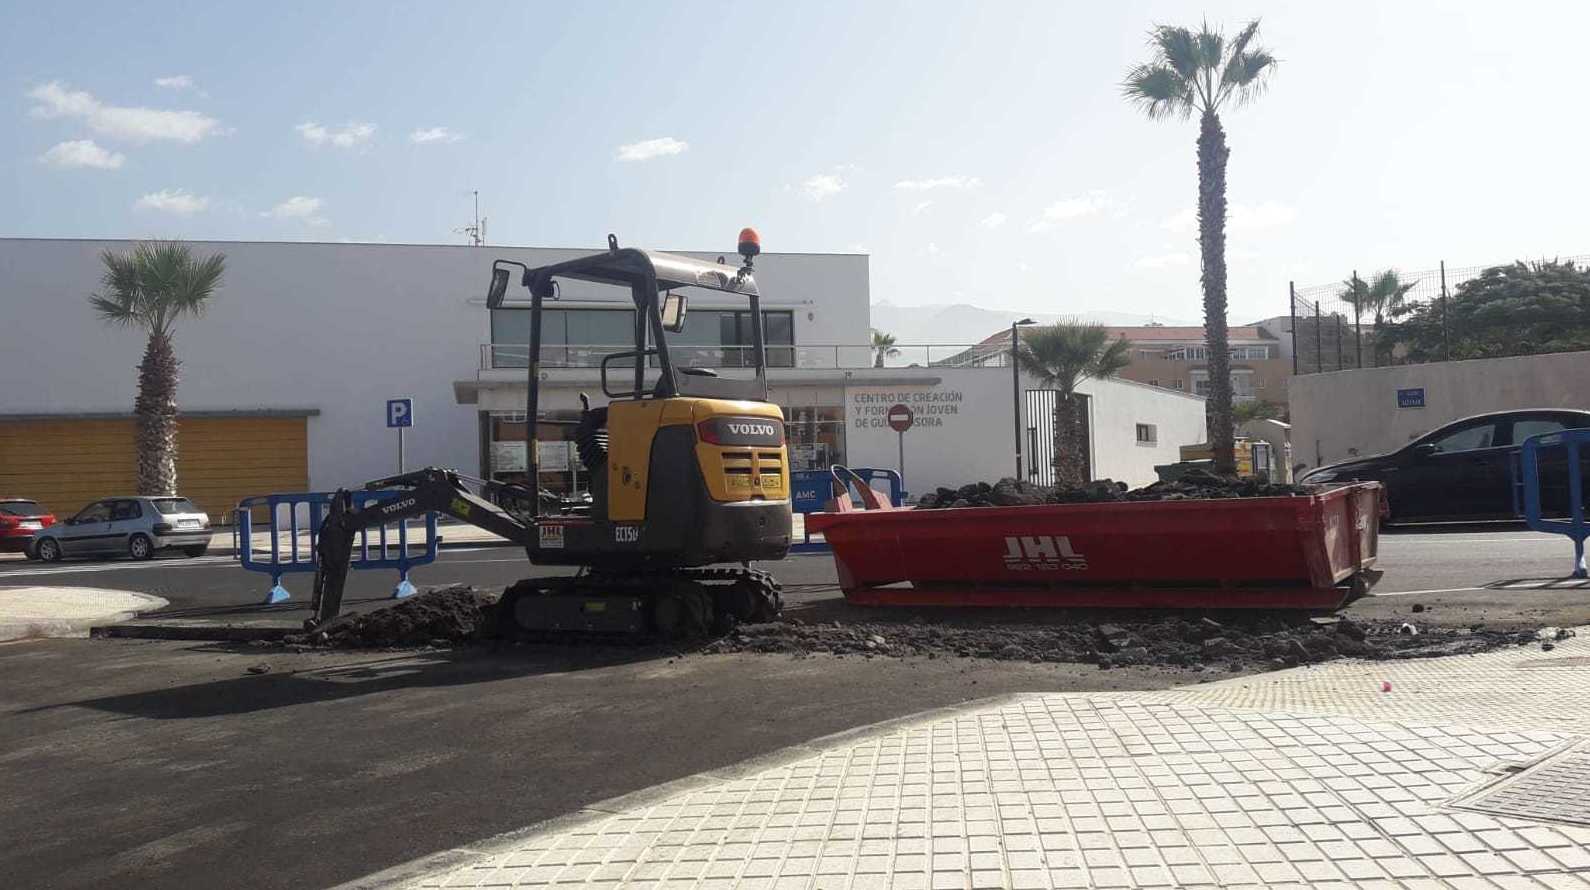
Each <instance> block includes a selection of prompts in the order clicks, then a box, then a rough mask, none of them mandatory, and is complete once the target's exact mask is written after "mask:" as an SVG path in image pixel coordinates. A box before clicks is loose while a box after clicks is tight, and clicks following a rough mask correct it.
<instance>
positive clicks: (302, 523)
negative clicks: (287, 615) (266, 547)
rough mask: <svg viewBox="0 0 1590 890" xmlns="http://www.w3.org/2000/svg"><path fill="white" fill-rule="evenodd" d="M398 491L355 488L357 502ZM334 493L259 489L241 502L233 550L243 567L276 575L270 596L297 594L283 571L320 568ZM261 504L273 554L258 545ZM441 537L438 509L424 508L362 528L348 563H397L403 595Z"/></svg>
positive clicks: (354, 566)
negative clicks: (318, 548)
mask: <svg viewBox="0 0 1590 890" xmlns="http://www.w3.org/2000/svg"><path fill="white" fill-rule="evenodd" d="M399 494H401V492H397V491H356V492H354V493H353V505H354V506H355V507H363V506H365V505H367V504H378V503H381V502H383V501H389V500H392V499H393V498H395V497H397V496H398V495H399ZM332 497H333V495H332V493H330V492H324V491H306V492H292V493H287V494H265V495H257V496H255V497H250V498H244V499H243V500H241V501H239V502H238V505H237V510H236V516H237V522H235V523H234V524H233V526H232V542H233V545H234V547H233V552H235V553H236V554H237V556H238V560H239V562H240V563H241V564H242V566H243V568H245V569H247V570H249V571H251V572H264V573H266V574H269V575H270V576H271V589H270V592H269V593H267V594H266V596H265V602H267V603H280V602H286V601H287V600H289V599H292V595H291V594H290V593H288V592H287V588H286V587H283V586H282V576H283V575H285V574H288V573H289V572H313V571H314V570H315V545H316V544H317V543H319V540H320V524H321V522H322V521H324V520H325V518H326V514H327V513H328V512H330V510H331V499H332ZM260 509H263V510H265V511H266V513H267V515H268V519H267V520H266V524H267V525H268V526H269V530H270V551H269V553H268V556H267V555H266V554H265V552H264V551H263V550H261V551H258V552H257V551H255V549H254V512H255V511H256V510H260ZM422 521H423V522H424V538H423V539H421V540H415V538H416V537H417V533H418V532H419V531H420V529H419V528H412V529H411V524H414V523H419V522H422ZM411 531H412V532H413V533H414V534H411ZM437 540H438V539H437V536H436V513H435V512H431V513H427V514H425V516H424V517H423V519H422V518H421V517H414V518H410V519H404V520H399V521H394V522H391V523H388V524H386V525H381V526H376V527H374V528H367V529H361V530H360V531H359V540H358V541H357V542H356V543H355V545H354V550H353V558H352V560H351V561H350V562H349V565H348V567H349V569H350V570H366V569H396V570H397V572H398V583H397V586H396V587H394V588H393V589H392V597H393V599H401V598H403V597H406V596H410V595H412V594H413V593H414V585H413V584H412V583H410V582H409V570H410V569H412V568H414V567H415V566H422V565H426V564H427V563H431V562H435V561H436V545H437Z"/></svg>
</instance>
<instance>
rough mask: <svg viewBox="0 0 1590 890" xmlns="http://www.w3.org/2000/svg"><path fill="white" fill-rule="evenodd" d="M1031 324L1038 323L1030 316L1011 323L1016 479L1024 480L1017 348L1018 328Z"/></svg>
mask: <svg viewBox="0 0 1590 890" xmlns="http://www.w3.org/2000/svg"><path fill="white" fill-rule="evenodd" d="M1030 324H1037V322H1035V321H1033V320H1032V319H1030V318H1023V319H1022V320H1021V321H1016V322H1011V324H1010V401H1011V407H1012V408H1013V409H1014V418H1015V419H1014V420H1013V421H1012V424H1013V426H1014V427H1015V433H1016V481H1017V482H1021V481H1022V475H1021V364H1020V363H1019V362H1018V361H1017V359H1016V353H1017V350H1018V349H1020V348H1021V339H1020V332H1019V331H1017V330H1016V329H1017V328H1020V327H1024V326H1026V325H1030Z"/></svg>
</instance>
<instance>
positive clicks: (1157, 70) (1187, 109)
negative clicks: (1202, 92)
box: [1121, 64, 1197, 120]
mask: <svg viewBox="0 0 1590 890" xmlns="http://www.w3.org/2000/svg"><path fill="white" fill-rule="evenodd" d="M1121 93H1122V95H1124V96H1126V98H1127V100H1128V101H1130V102H1132V103H1133V104H1135V105H1137V106H1138V107H1139V108H1141V109H1143V113H1144V114H1145V115H1147V116H1148V119H1149V120H1159V119H1160V118H1165V117H1170V116H1172V115H1179V116H1181V117H1188V116H1190V115H1191V114H1192V112H1193V108H1194V107H1195V105H1196V104H1197V102H1196V97H1195V96H1194V93H1193V88H1192V83H1191V81H1189V80H1187V79H1186V78H1184V77H1182V76H1181V75H1180V74H1177V73H1176V70H1175V69H1174V68H1171V67H1170V66H1169V65H1163V64H1150V65H1138V66H1137V67H1136V68H1133V69H1132V70H1131V71H1128V72H1127V73H1126V80H1124V81H1122V83H1121Z"/></svg>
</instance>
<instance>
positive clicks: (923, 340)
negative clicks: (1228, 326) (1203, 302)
mask: <svg viewBox="0 0 1590 890" xmlns="http://www.w3.org/2000/svg"><path fill="white" fill-rule="evenodd" d="M1023 318H1030V319H1032V320H1033V321H1036V322H1038V323H1039V324H1051V323H1053V322H1056V321H1060V320H1061V319H1066V318H1079V319H1081V320H1083V321H1088V322H1094V323H1096V324H1102V325H1110V326H1119V327H1131V326H1136V325H1145V324H1154V323H1158V324H1163V325H1198V324H1201V322H1197V321H1187V320H1185V319H1180V318H1168V317H1166V316H1162V315H1142V314H1138V313H1133V312H1108V311H1105V312H1075V313H1067V312H1055V313H1038V312H1010V311H1006V310H1004V309H983V308H980V307H978V306H971V305H968V304H965V303H956V304H953V305H940V306H900V305H897V304H895V303H891V302H889V301H887V300H885V301H884V302H881V303H873V304H872V327H873V329H875V330H879V331H882V332H884V333H886V334H893V335H894V340H895V342H896V343H900V344H928V343H954V344H972V343H977V342H980V341H981V340H983V339H984V338H985V337H988V336H989V335H990V334H993V333H996V332H997V331H999V330H1000V329H1002V328H1008V327H1010V325H1011V323H1012V322H1016V321H1020V320H1021V319H1023Z"/></svg>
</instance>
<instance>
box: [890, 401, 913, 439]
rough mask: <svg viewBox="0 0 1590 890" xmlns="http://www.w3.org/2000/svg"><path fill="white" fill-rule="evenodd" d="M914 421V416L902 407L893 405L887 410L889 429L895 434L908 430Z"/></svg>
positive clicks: (909, 410)
mask: <svg viewBox="0 0 1590 890" xmlns="http://www.w3.org/2000/svg"><path fill="white" fill-rule="evenodd" d="M915 420H916V415H914V414H912V413H911V409H910V408H907V407H906V406H904V405H895V406H894V407H893V408H890V409H889V428H890V429H892V430H894V431H895V432H897V433H903V432H905V431H906V430H908V429H910V428H911V424H912V423H913V422H914V421H915Z"/></svg>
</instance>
